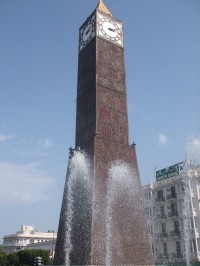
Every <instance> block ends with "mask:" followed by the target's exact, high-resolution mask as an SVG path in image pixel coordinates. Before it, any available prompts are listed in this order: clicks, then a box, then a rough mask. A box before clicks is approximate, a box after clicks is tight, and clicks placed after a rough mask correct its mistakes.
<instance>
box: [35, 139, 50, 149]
mask: <svg viewBox="0 0 200 266" xmlns="http://www.w3.org/2000/svg"><path fill="white" fill-rule="evenodd" d="M38 144H39V146H40V147H41V148H44V149H48V148H50V147H51V146H53V142H52V141H51V140H49V139H39V140H38Z"/></svg>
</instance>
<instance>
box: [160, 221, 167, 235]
mask: <svg viewBox="0 0 200 266" xmlns="http://www.w3.org/2000/svg"><path fill="white" fill-rule="evenodd" d="M161 228H162V233H166V224H165V223H162V224H161Z"/></svg>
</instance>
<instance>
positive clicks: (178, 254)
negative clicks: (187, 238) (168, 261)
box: [176, 241, 181, 257]
mask: <svg viewBox="0 0 200 266" xmlns="http://www.w3.org/2000/svg"><path fill="white" fill-rule="evenodd" d="M176 253H177V256H178V257H179V256H180V255H181V243H180V241H177V242H176Z"/></svg>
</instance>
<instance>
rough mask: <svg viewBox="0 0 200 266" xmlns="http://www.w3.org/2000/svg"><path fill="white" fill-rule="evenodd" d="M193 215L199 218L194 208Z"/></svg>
mask: <svg viewBox="0 0 200 266" xmlns="http://www.w3.org/2000/svg"><path fill="white" fill-rule="evenodd" d="M192 215H194V216H197V213H196V209H195V208H192Z"/></svg>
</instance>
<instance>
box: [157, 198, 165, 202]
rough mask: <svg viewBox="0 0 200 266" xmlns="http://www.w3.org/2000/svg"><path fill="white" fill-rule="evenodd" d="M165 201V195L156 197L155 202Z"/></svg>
mask: <svg viewBox="0 0 200 266" xmlns="http://www.w3.org/2000/svg"><path fill="white" fill-rule="evenodd" d="M163 201H165V198H164V197H159V198H155V202H157V203H159V202H163Z"/></svg>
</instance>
